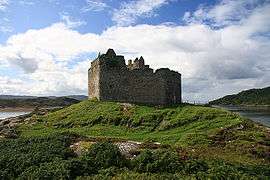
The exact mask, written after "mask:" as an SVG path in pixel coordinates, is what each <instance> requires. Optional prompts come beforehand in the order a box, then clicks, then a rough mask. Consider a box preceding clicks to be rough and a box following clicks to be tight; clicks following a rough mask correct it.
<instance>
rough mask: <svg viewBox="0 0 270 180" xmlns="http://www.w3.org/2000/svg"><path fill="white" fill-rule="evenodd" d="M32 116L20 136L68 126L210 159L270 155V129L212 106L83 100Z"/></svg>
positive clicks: (263, 159)
mask: <svg viewBox="0 0 270 180" xmlns="http://www.w3.org/2000/svg"><path fill="white" fill-rule="evenodd" d="M31 121H32V122H31V123H29V124H25V125H22V126H20V127H19V129H18V130H19V131H21V136H22V137H30V136H31V137H33V136H46V135H48V134H53V133H56V132H65V131H69V132H75V133H78V134H80V135H84V136H91V137H103V138H104V137H105V138H119V139H127V140H137V141H157V142H160V143H162V144H169V145H171V146H173V147H176V148H182V149H184V150H185V151H187V152H188V153H189V154H191V155H193V156H198V157H202V158H206V159H211V158H213V157H214V158H220V159H224V160H226V161H230V162H240V163H245V164H261V163H263V164H265V163H269V160H270V159H269V154H267V152H269V151H270V148H269V144H270V138H269V132H267V130H266V128H264V127H261V126H258V125H256V124H254V123H252V122H250V121H248V120H246V119H243V118H242V117H240V116H238V115H237V114H233V113H230V112H228V111H225V110H220V109H215V108H209V107H202V106H191V105H181V106H177V107H167V108H166V107H165V108H157V107H148V106H138V105H136V106H128V105H123V104H119V103H114V102H95V101H83V102H81V103H78V104H75V105H72V106H70V107H67V108H64V109H62V110H60V111H57V112H53V113H50V114H48V115H46V116H41V117H38V116H33V117H32V119H31Z"/></svg>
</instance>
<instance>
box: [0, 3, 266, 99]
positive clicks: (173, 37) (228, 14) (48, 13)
mask: <svg viewBox="0 0 270 180" xmlns="http://www.w3.org/2000/svg"><path fill="white" fill-rule="evenodd" d="M108 48H113V49H114V50H115V51H116V53H117V54H121V55H124V56H125V58H126V60H128V59H135V58H136V57H139V56H143V57H144V59H145V61H146V64H149V65H150V67H152V68H153V69H158V68H162V67H167V68H170V69H172V70H175V71H178V72H179V73H181V74H182V86H183V100H184V101H188V102H194V101H195V102H207V101H209V100H213V99H215V98H218V97H222V96H224V95H227V94H233V93H237V92H239V91H241V90H245V89H251V88H262V87H266V86H270V0H196V1H194V0H121V1H120V0H0V94H9V95H10V94H12V95H38V96H51V95H56V96H62V95H70V94H84V95H87V70H88V68H89V67H90V64H91V61H92V60H93V59H95V57H96V56H97V54H98V53H99V52H101V53H105V52H106V50H107V49H108Z"/></svg>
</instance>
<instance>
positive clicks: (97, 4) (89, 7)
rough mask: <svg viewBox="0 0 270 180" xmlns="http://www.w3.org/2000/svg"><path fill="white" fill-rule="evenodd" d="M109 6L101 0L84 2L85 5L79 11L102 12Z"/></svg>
mask: <svg viewBox="0 0 270 180" xmlns="http://www.w3.org/2000/svg"><path fill="white" fill-rule="evenodd" d="M108 7H109V6H108V5H107V4H106V3H105V2H103V1H102V0H86V5H85V6H84V7H83V8H82V9H81V11H82V12H88V11H94V12H98V11H103V10H104V9H106V8H108Z"/></svg>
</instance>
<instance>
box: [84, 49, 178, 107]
mask: <svg viewBox="0 0 270 180" xmlns="http://www.w3.org/2000/svg"><path fill="white" fill-rule="evenodd" d="M88 95H89V99H92V98H97V99H98V100H100V101H117V102H128V103H144V104H153V105H166V104H178V103H181V74H179V73H178V72H175V71H171V70H170V69H168V68H161V69H157V70H156V71H155V72H154V71H153V69H151V68H149V66H148V65H145V60H144V58H143V57H142V56H141V57H140V58H136V59H135V60H134V62H133V63H132V60H129V61H128V65H126V62H125V59H124V56H121V55H116V53H115V52H114V50H113V49H108V51H107V52H106V54H101V55H98V58H96V59H95V60H94V61H92V62H91V67H90V69H89V70H88Z"/></svg>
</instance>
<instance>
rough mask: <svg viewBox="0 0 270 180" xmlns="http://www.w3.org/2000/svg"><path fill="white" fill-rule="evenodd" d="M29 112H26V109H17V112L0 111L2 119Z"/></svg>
mask: <svg viewBox="0 0 270 180" xmlns="http://www.w3.org/2000/svg"><path fill="white" fill-rule="evenodd" d="M28 113H29V112H24V111H16V112H1V111H0V120H1V119H5V118H10V117H16V116H20V115H24V114H28Z"/></svg>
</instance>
